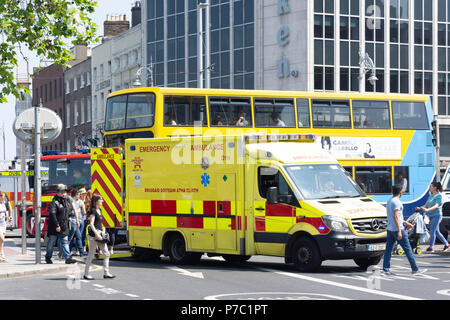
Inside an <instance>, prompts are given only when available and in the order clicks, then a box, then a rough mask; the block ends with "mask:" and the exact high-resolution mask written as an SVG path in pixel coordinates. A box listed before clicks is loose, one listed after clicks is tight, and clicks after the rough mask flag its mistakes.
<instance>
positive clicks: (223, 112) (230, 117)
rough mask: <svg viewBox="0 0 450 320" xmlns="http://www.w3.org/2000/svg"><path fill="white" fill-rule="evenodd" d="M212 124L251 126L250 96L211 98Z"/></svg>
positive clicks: (210, 115) (210, 114)
mask: <svg viewBox="0 0 450 320" xmlns="http://www.w3.org/2000/svg"><path fill="white" fill-rule="evenodd" d="M209 109H210V113H209V117H210V119H211V126H213V127H214V126H225V127H251V126H252V106H251V103H250V98H210V99H209Z"/></svg>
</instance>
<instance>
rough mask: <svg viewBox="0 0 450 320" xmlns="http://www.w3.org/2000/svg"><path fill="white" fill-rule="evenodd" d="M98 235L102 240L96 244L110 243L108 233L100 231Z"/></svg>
mask: <svg viewBox="0 0 450 320" xmlns="http://www.w3.org/2000/svg"><path fill="white" fill-rule="evenodd" d="M99 235H100V237H102V240H101V241H99V240H97V241H98V242H103V243H109V242H110V241H111V238H110V236H109V233H108V232H106V231H100V232H99Z"/></svg>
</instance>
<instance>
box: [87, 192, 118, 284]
mask: <svg viewBox="0 0 450 320" xmlns="http://www.w3.org/2000/svg"><path fill="white" fill-rule="evenodd" d="M102 203H103V198H102V196H101V195H99V194H94V195H92V201H91V211H90V212H89V213H88V216H87V221H88V223H89V225H88V235H89V255H88V257H87V260H86V267H85V270H84V279H85V280H93V279H94V278H93V277H92V276H90V275H89V267H90V266H91V264H92V260H93V259H94V255H95V250H96V247H97V246H99V248H100V250H101V251H102V252H103V272H104V274H103V278H105V279H113V278H115V277H116V276H115V275H112V274H111V273H110V272H109V251H108V246H107V244H106V242H104V241H103V238H102V236H101V234H100V233H101V232H104V231H103V228H102V219H103V216H102V211H101V209H100V206H101V205H102Z"/></svg>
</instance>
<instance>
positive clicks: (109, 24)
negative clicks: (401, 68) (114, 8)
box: [103, 14, 130, 40]
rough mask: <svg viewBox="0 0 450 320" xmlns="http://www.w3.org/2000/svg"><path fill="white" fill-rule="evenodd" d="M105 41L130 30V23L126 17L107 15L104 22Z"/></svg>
mask: <svg viewBox="0 0 450 320" xmlns="http://www.w3.org/2000/svg"><path fill="white" fill-rule="evenodd" d="M103 29H104V38H103V39H104V40H108V39H111V38H113V37H115V36H117V35H119V34H121V33H122V32H124V31H127V30H128V29H130V22H129V21H127V16H126V15H109V14H108V15H106V20H105V22H103Z"/></svg>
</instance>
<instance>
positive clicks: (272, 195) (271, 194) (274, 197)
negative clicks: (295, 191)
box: [267, 187, 278, 204]
mask: <svg viewBox="0 0 450 320" xmlns="http://www.w3.org/2000/svg"><path fill="white" fill-rule="evenodd" d="M267 202H268V203H269V204H277V203H278V188H277V187H270V188H269V189H267Z"/></svg>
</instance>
